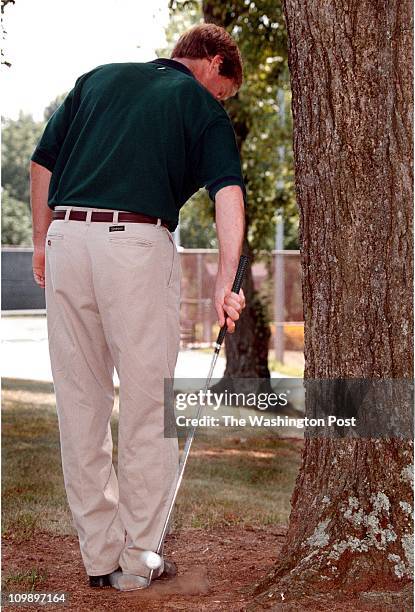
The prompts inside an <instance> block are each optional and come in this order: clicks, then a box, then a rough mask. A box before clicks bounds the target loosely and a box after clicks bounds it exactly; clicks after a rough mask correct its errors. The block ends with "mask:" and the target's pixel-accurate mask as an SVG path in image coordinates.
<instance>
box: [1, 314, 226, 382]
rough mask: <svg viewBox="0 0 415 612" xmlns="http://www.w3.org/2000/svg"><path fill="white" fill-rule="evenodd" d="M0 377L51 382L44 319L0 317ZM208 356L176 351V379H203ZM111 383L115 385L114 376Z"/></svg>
mask: <svg viewBox="0 0 415 612" xmlns="http://www.w3.org/2000/svg"><path fill="white" fill-rule="evenodd" d="M1 337H2V354H3V359H2V376H3V377H5V378H23V379H27V380H41V381H48V382H51V381H52V372H51V369H50V361H49V350H48V337H47V328H46V317H45V316H29V317H26V316H22V317H18V316H2V321H1ZM211 359H212V354H209V353H205V352H204V351H194V350H193V351H180V354H179V358H178V362H177V367H176V371H175V377H176V378H206V376H207V373H208V371H209V367H210V362H211ZM224 368H225V359H224V358H223V357H219V359H218V361H217V364H216V368H215V377H221V376H222V374H223V371H224ZM114 380H115V382H116V384H118V378H117V376H116V375H115V377H114Z"/></svg>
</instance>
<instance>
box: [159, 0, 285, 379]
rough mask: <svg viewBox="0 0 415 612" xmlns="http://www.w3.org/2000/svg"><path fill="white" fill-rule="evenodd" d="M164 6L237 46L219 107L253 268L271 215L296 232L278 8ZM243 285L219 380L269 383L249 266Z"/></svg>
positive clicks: (214, 2)
mask: <svg viewBox="0 0 415 612" xmlns="http://www.w3.org/2000/svg"><path fill="white" fill-rule="evenodd" d="M170 6H171V10H172V13H173V19H174V16H175V15H177V14H179V15H180V14H185V15H186V14H188V12H189V11H195V10H196V11H197V9H198V8H201V9H202V13H203V18H204V20H205V21H207V22H213V23H216V24H218V25H221V26H223V27H225V28H226V29H227V30H228V31H229V32H230V33H231V34H232V36H234V38H235V39H236V40H237V42H238V45H239V47H240V49H241V53H242V56H243V59H244V64H245V83H244V85H243V87H242V89H241V90H240V92H239V94H238V95H237V96H236V97H235V98H233V99H232V100H230V101H228V102H227V103H226V104H225V106H226V109H227V111H228V113H229V114H230V116H231V119H232V122H233V125H234V128H235V132H236V136H237V140H238V145H239V148H240V151H241V155H242V164H243V171H244V178H245V183H246V187H247V194H248V208H247V234H246V240H245V246H244V250H245V252H246V253H247V254H248V255H249V256H250V260H251V263H252V261H253V260H254V258H255V257H258V256H259V254H260V252H263V251H270V250H271V249H272V248H273V247H274V234H275V218H276V212H277V210H278V209H280V208H282V209H283V210H284V213H285V218H286V219H287V220H288V225H290V224H292V225H293V226H294V227H295V223H296V217H297V213H296V207H295V199H294V193H293V173H292V164H291V143H290V141H291V117H290V112H289V101H290V89H289V82H288V71H287V67H286V36H285V29H284V22H283V17H282V7H281V4H280V3H279V2H271V1H266V0H258V1H255V2H254V1H252V2H245V1H243V0H240V1H235V2H226V3H224V2H221V1H220V0H206V1H204V2H202V3H199V2H189V1H180V0H177V1H172V2H170ZM278 147H280V150H278ZM281 147H284V149H285V155H281ZM279 153H280V154H279ZM277 182H278V183H277ZM189 207H190V205H189ZM186 208H187V207H185V209H184V211H185V210H186ZM205 211H208V214H210V211H211V209H207V208H205ZM185 214H186V213H185V212H184V213H183V216H184V215H185ZM205 215H206V212H205ZM289 236H290V247H291V248H292V247H293V246H296V245H295V239H294V240H293V236H295V231H294V232H292V231H291V233H290V232H289ZM268 263H270V262H269V261H268ZM244 287H245V293H246V294H247V304H248V305H247V308H246V309H245V311H244V313H243V315H242V320H241V322H240V325H239V326H238V327H237V331H236V332H235V334H233V335H232V336H229V337H228V338H227V341H226V355H227V367H226V372H225V378H227V377H231V378H233V377H257V376H259V377H263V378H269V370H268V345H269V338H270V330H269V325H268V308H267V306H268V305H267V304H266V303H264V301H263V300H261V299H260V296H259V295H258V294H257V293H256V292H255V291H254V286H253V280H252V273H251V269H249V270H248V273H247V278H246V281H245V285H244Z"/></svg>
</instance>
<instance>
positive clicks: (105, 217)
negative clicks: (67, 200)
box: [53, 210, 168, 227]
mask: <svg viewBox="0 0 415 612" xmlns="http://www.w3.org/2000/svg"><path fill="white" fill-rule="evenodd" d="M65 214H66V211H65V210H55V211H54V212H53V218H54V219H65ZM86 216H87V212H86V211H84V210H71V212H70V213H69V217H68V219H69V220H70V221H86ZM113 220H114V215H113V213H112V212H109V211H108V212H104V211H103V212H100V211H99V212H98V211H93V212H92V214H91V221H94V222H95V221H98V222H102V223H112V222H113ZM121 221H125V222H128V223H152V224H153V225H157V217H151V216H150V215H141V214H139V213H130V212H121V211H120V212H119V213H118V222H121ZM161 225H162V226H163V227H168V223H167V221H163V220H161Z"/></svg>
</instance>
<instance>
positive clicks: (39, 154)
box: [31, 89, 74, 172]
mask: <svg viewBox="0 0 415 612" xmlns="http://www.w3.org/2000/svg"><path fill="white" fill-rule="evenodd" d="M73 98H74V90H73V89H72V91H70V92H69V94H68V95H67V96H66V98H65V100H64V101H63V103H62V104H61V105H60V106H59V108H57V110H56V111H55V112H54V113H53V115H52V117H51V118H50V119H49V121H48V122H47V124H46V127H45V130H44V132H43V134H42V137H41V139H40V141H39V143H38V145H37V147H36V149H35V151H34V153H33V155H32V158H31V159H32V161H34V162H36V163H37V164H40V165H41V166H44V167H45V168H47V169H48V170H50V172H52V171H53V168H54V166H55V163H56V160H57V158H58V155H59V151H60V149H61V147H62V144H63V141H64V140H65V136H66V134H67V133H68V130H69V126H70V124H71V119H72V112H73V108H72V107H73Z"/></svg>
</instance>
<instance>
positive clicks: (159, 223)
mask: <svg viewBox="0 0 415 612" xmlns="http://www.w3.org/2000/svg"><path fill="white" fill-rule="evenodd" d="M160 225H161V219H160V218H158V219H157V227H160Z"/></svg>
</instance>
